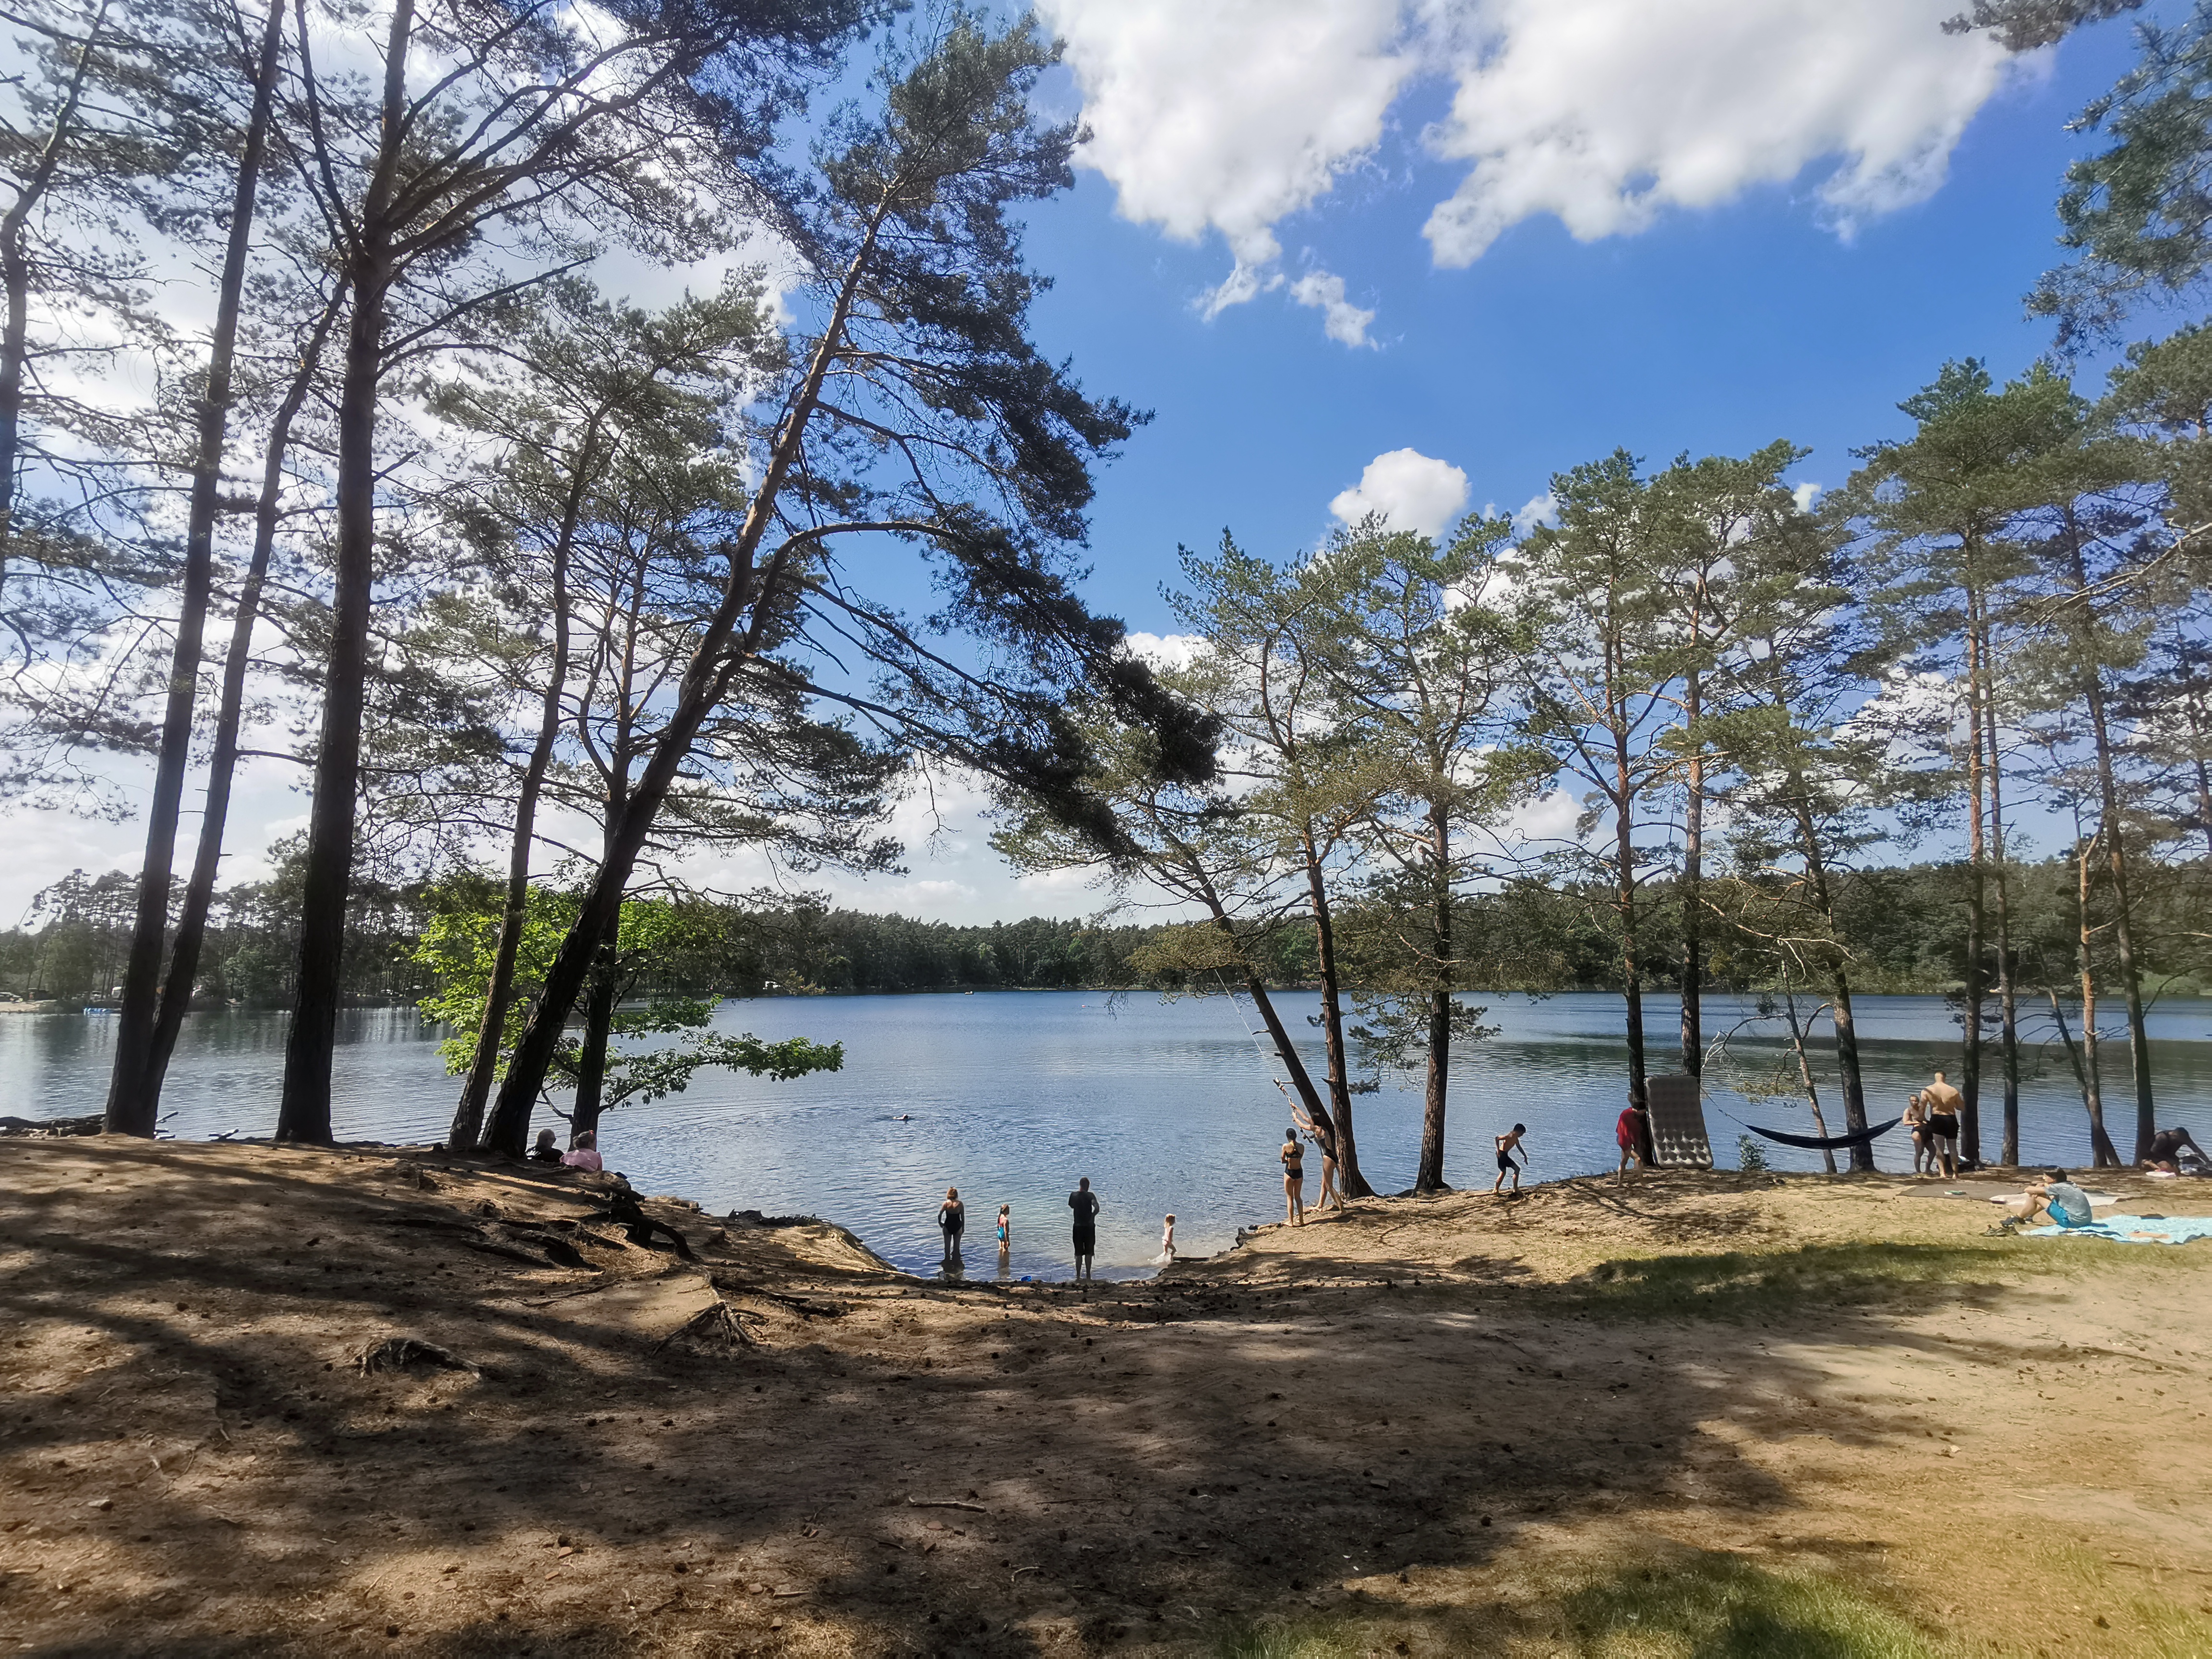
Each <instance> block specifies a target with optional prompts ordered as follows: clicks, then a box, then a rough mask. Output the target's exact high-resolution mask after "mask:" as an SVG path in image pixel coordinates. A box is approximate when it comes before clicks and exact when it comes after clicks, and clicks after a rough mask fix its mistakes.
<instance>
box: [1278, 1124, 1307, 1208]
mask: <svg viewBox="0 0 2212 1659" xmlns="http://www.w3.org/2000/svg"><path fill="white" fill-rule="evenodd" d="M1276 1156H1277V1157H1278V1158H1281V1159H1282V1161H1283V1211H1284V1216H1283V1218H1284V1219H1285V1221H1288V1222H1289V1223H1290V1224H1291V1225H1292V1226H1293V1227H1303V1226H1304V1225H1306V1164H1305V1158H1306V1149H1305V1148H1304V1146H1300V1145H1299V1144H1298V1132H1297V1129H1296V1128H1295V1127H1292V1128H1288V1129H1285V1130H1284V1131H1283V1150H1282V1151H1281V1152H1278V1153H1277V1154H1276Z"/></svg>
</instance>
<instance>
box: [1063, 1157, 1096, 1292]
mask: <svg viewBox="0 0 2212 1659" xmlns="http://www.w3.org/2000/svg"><path fill="white" fill-rule="evenodd" d="M1067 1207H1068V1208H1069V1209H1071V1210H1073V1211H1074V1212H1075V1276H1076V1278H1078V1279H1089V1278H1090V1277H1091V1257H1092V1256H1094V1255H1097V1254H1098V1194H1096V1193H1094V1192H1092V1191H1091V1177H1090V1176H1084V1177H1083V1179H1082V1180H1080V1181H1079V1182H1076V1183H1075V1190H1074V1191H1073V1192H1072V1193H1070V1194H1068V1195H1067Z"/></svg>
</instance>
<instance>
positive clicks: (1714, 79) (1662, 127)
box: [1042, 0, 2049, 344]
mask: <svg viewBox="0 0 2212 1659" xmlns="http://www.w3.org/2000/svg"><path fill="white" fill-rule="evenodd" d="M1957 9H1959V0H1851V3H1849V4H1846V5H1838V4H1836V3H1834V0H1668V3H1667V4H1664V5H1656V6H1655V5H1652V4H1650V0H1208V3H1207V4H1206V5H1203V6H1192V5H1188V4H1185V3H1181V0H1042V10H1043V12H1044V14H1045V15H1046V17H1047V19H1048V21H1050V22H1051V24H1052V25H1053V27H1054V28H1055V29H1056V30H1057V31H1058V32H1059V33H1060V36H1061V37H1062V38H1063V39H1064V40H1066V45H1067V55H1068V62H1069V64H1070V65H1071V67H1072V68H1073V71H1074V74H1075V76H1076V80H1077V82H1078V84H1079V88H1080V89H1081V92H1082V95H1083V118H1084V119H1085V122H1086V123H1087V124H1088V125H1089V127H1090V129H1091V138H1090V142H1089V143H1087V144H1086V145H1085V148H1084V150H1083V153H1082V158H1081V159H1082V160H1083V161H1084V162H1085V164H1086V165H1088V166H1091V167H1096V168H1097V169H1098V171H1099V172H1101V173H1103V174H1105V176H1106V177H1107V179H1109V180H1110V181H1111V182H1112V183H1113V185H1114V186H1115V190H1116V191H1117V192H1118V197H1119V203H1120V208H1121V213H1122V214H1123V216H1126V217H1127V218H1129V219H1132V220H1134V221H1136V222H1139V223H1145V224H1153V225H1158V227H1159V228H1161V229H1162V230H1164V231H1165V232H1166V233H1167V234H1169V235H1170V236H1172V237H1175V238H1176V239H1177V240H1182V241H1196V240H1200V239H1201V238H1203V237H1205V236H1206V235H1207V234H1219V235H1220V236H1221V237H1222V238H1223V240H1225V242H1226V243H1227V244H1228V247H1229V252H1230V253H1231V255H1232V256H1233V258H1234V259H1235V262H1236V263H1235V266H1234V268H1233V270H1231V273H1230V275H1229V276H1228V277H1227V278H1226V279H1225V280H1224V281H1223V283H1221V284H1220V285H1219V286H1218V287H1217V288H1215V289H1212V290H1211V291H1210V292H1209V294H1208V295H1206V299H1205V300H1204V301H1203V302H1202V305H1201V309H1202V310H1203V311H1204V312H1205V313H1206V315H1208V316H1212V315H1215V314H1218V313H1219V312H1220V311H1222V310H1223V309H1225V308H1226V307H1230V306H1232V305H1237V304H1241V303H1243V302H1244V301H1249V300H1251V299H1253V298H1255V297H1256V296H1257V295H1261V294H1263V293H1267V292H1271V291H1273V290H1274V289H1279V288H1283V287H1285V286H1286V285H1287V286H1289V287H1290V289H1291V297H1293V298H1295V299H1297V300H1298V301H1300V302H1301V303H1304V304H1307V305H1311V306H1315V307H1317V308H1319V309H1321V310H1322V311H1323V312H1324V313H1325V317H1326V320H1327V325H1328V331H1329V333H1330V335H1331V336H1332V337H1334V338H1336V339H1339V340H1342V341H1345V342H1346V343H1348V344H1360V343H1365V340H1366V320H1365V319H1362V320H1361V321H1360V322H1359V324H1358V326H1357V327H1356V328H1355V327H1354V326H1353V325H1352V317H1353V315H1354V311H1353V309H1352V308H1351V307H1344V308H1341V309H1340V308H1339V307H1340V306H1342V298H1341V294H1340V292H1334V293H1332V292H1330V291H1329V290H1328V289H1327V288H1326V286H1325V285H1326V284H1328V283H1333V282H1334V280H1335V279H1334V278H1333V277H1331V276H1328V273H1326V272H1319V271H1317V272H1316V273H1314V274H1313V275H1312V276H1308V277H1305V278H1303V279H1300V280H1299V281H1298V282H1297V283H1288V284H1286V281H1285V277H1284V276H1283V274H1282V272H1281V270H1280V269H1279V264H1280V261H1281V258H1282V253H1283V249H1282V245H1281V242H1280V241H1279V238H1278V230H1279V227H1280V226H1281V224H1282V223H1283V222H1284V221H1285V220H1286V219H1288V218H1289V217H1291V216H1292V215H1294V214H1297V213H1298V212H1300V211H1302V210H1306V209H1309V208H1311V207H1313V206H1314V205H1315V204H1316V203H1318V202H1319V201H1320V200H1321V199H1322V197H1325V196H1327V195H1328V192H1329V191H1331V190H1332V189H1333V188H1334V185H1335V182H1336V180H1337V179H1339V178H1340V177H1341V176H1342V175H1343V174H1344V173H1346V171H1347V170H1349V169H1351V168H1353V167H1358V166H1359V165H1361V164H1362V163H1364V161H1367V160H1368V159H1369V158H1370V156H1372V155H1375V154H1376V152H1377V151H1378V149H1382V147H1383V144H1384V141H1385V138H1386V136H1387V134H1388V131H1389V119H1390V114H1391V111H1392V108H1393V106H1395V104H1396V103H1397V101H1398V99H1399V97H1400V95H1401V94H1402V93H1403V92H1404V91H1405V89H1406V88H1407V86H1408V84H1409V83H1411V82H1413V81H1414V80H1415V79H1417V78H1419V77H1424V76H1441V77H1444V78H1447V79H1449V81H1451V82H1453V83H1454V85H1455V90H1454V96H1453V99H1452V103H1451V108H1450V112H1449V114H1448V115H1447V116H1446V117H1445V118H1443V120H1441V121H1438V122H1437V123H1436V124H1435V125H1433V126H1432V127H1431V128H1430V129H1429V131H1427V133H1426V134H1425V139H1426V144H1427V149H1428V150H1429V152H1430V154H1431V155H1434V156H1436V157H1437V158H1440V159H1442V160H1443V161H1447V162H1455V163H1464V164H1466V166H1467V171H1466V173H1464V175H1463V176H1462V179H1461V180H1460V182H1459V185H1458V188H1457V189H1456V190H1455V191H1454V192H1453V193H1452V194H1451V196H1450V197H1449V198H1447V199H1446V200H1444V201H1443V202H1442V203H1440V204H1438V205H1437V207H1436V209H1435V210H1434V212H1433V213H1432V214H1431V216H1430V218H1429V221H1428V224H1427V227H1426V234H1427V236H1428V239H1429V241H1430V244H1431V249H1432V252H1433V254H1434V257H1435V259H1436V261H1437V264H1440V265H1445V266H1458V265H1465V264H1469V263H1471V262H1472V261H1474V259H1477V258H1480V257H1481V255H1482V253H1483V252H1484V251H1485V250H1486V249H1487V248H1488V247H1489V246H1491V244H1492V242H1493V241H1495V240H1497V238H1498V236H1500V235H1501V234H1504V232H1505V231H1506V230H1507V229H1509V228H1511V227H1512V226H1513V225H1516V224H1517V223H1519V222H1522V221H1523V220H1526V219H1529V218H1534V217H1537V216H1545V215H1550V216H1556V217H1558V218H1559V220H1560V221H1561V222H1563V223H1564V224H1565V226H1566V227H1567V228H1568V229H1569V230H1570V231H1571V233H1572V234H1574V235H1576V236H1577V237H1578V238H1581V239H1583V240H1593V239H1595V238H1597V237H1601V236H1614V235H1628V234H1634V233H1636V232H1638V231H1640V230H1642V229H1644V228H1646V227H1648V226H1650V224H1651V223H1653V222H1655V221H1656V219H1657V218H1658V217H1659V216H1661V215H1662V213H1664V212H1665V211H1667V210H1669V209H1675V208H1705V207H1712V206H1716V205H1717V204H1721V203H1723V202H1726V201H1729V200H1730V199H1731V198H1733V197H1735V196H1737V195H1739V194H1741V192H1742V191H1744V190H1746V189H1747V188H1749V187H1751V186H1753V185H1762V184H1765V185H1778V184H1779V185H1786V184H1789V183H1790V182H1792V181H1793V180H1796V179H1799V178H1800V177H1802V176H1803V175H1805V174H1807V173H1808V172H1814V173H1818V174H1819V175H1820V176H1819V179H1818V184H1817V196H1818V198H1819V202H1820V212H1821V214H1822V216H1823V217H1824V218H1825V219H1826V221H1827V222H1829V223H1830V224H1832V226H1833V227H1834V228H1836V229H1837V230H1838V232H1839V233H1840V234H1844V235H1846V236H1848V235H1849V234H1850V233H1851V231H1852V230H1853V229H1854V228H1856V227H1857V225H1859V224H1860V223H1862V222H1864V221H1866V220H1868V219H1869V218H1872V217H1875V216H1879V215H1881V214H1883V213H1887V212H1890V211H1892V210H1895V209H1897V208H1899V207H1903V206H1905V205H1908V204H1911V203H1913V202H1917V201H1920V200H1922V199H1923V198H1924V197H1927V196H1928V195H1929V194H1930V193H1931V192H1933V191H1935V190H1936V188H1937V187H1938V186H1939V185H1942V181H1943V177H1944V173H1945V170H1946V168H1947V167H1948V162H1949V159H1950V155H1951V151H1952V149H1953V148H1954V145H1955V144H1956V143H1957V142H1958V139H1959V137H1960V133H1961V132H1963V131H1965V128H1966V124H1967V123H1968V121H1970V120H1971V119H1972V118H1973V115H1974V113H1975V112H1976V111H1978V109H1980V107H1981V106H1982V105H1983V104H1984V103H1985V102H1986V101H1987V100H1989V98H1990V96H1991V94H1994V93H1995V92H1996V91H1997V90H1998V88H2001V87H2002V86H2003V85H2004V84H2005V83H2006V82H2007V80H2008V77H2009V76H2011V75H2013V74H2014V73H2015V72H2016V70H2017V69H2018V68H2019V67H2020V66H2021V65H2022V64H2026V65H2028V66H2031V67H2037V66H2040V65H2041V64H2045V63H2047V62H2048V56H2049V55H2048V54H2047V53H2044V54H2037V55H2034V56H2033V57H2031V58H2026V59H2017V58H2009V57H2008V55H2007V54H2006V53H2005V52H2004V51H2003V49H2002V47H2001V46H1998V45H1997V44H1996V42H1995V41H1993V40H1990V37H1989V36H1988V35H1986V34H1973V35H1963V36H1962V35H1947V34H1945V33H1943V32H1942V27H1941V24H1942V20H1943V19H1944V18H1945V17H1946V16H1948V15H1950V14H1951V13H1953V12H1954V11H1956V10H1957Z"/></svg>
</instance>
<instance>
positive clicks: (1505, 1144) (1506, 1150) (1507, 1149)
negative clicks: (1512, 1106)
mask: <svg viewBox="0 0 2212 1659" xmlns="http://www.w3.org/2000/svg"><path fill="white" fill-rule="evenodd" d="M1527 1133H1528V1125H1527V1124H1525V1123H1516V1124H1515V1125H1514V1126H1513V1133H1511V1134H1510V1135H1492V1136H1491V1139H1492V1140H1493V1141H1495V1142H1496V1143H1497V1144H1498V1179H1497V1180H1495V1181H1493V1182H1491V1183H1490V1190H1491V1192H1492V1194H1493V1195H1495V1194H1497V1192H1498V1189H1499V1188H1502V1187H1504V1185H1505V1172H1506V1171H1507V1170H1511V1171H1512V1172H1513V1190H1514V1191H1515V1192H1516V1193H1517V1192H1519V1191H1520V1190H1521V1166H1520V1165H1519V1164H1516V1163H1515V1162H1514V1161H1513V1154H1514V1153H1515V1152H1516V1151H1517V1150H1519V1148H1520V1146H1521V1137H1522V1135H1525V1134H1527Z"/></svg>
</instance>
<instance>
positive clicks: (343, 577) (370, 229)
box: [276, 0, 535, 1145]
mask: <svg viewBox="0 0 2212 1659" xmlns="http://www.w3.org/2000/svg"><path fill="white" fill-rule="evenodd" d="M414 23H415V8H414V0H397V3H395V4H394V6H393V8H392V26H391V29H390V33H389V36H388V38H387V39H386V43H385V51H384V106H383V136H382V139H381V142H380V145H379V149H378V157H377V166H376V170H375V172H374V175H373V176H372V178H371V179H370V182H369V188H368V197H367V199H365V200H364V201H363V203H362V208H361V222H360V224H359V226H358V228H356V231H355V234H354V246H353V249H352V252H351V255H350V258H349V272H348V275H349V284H348V285H349V287H350V288H351V289H353V315H352V317H351V318H350V319H349V323H348V327H347V331H346V351H345V378H344V380H343V384H342V386H341V387H340V390H339V393H338V411H337V428H338V476H337V580H336V585H335V586H336V591H335V592H334V594H333V596H332V598H333V603H332V605H331V646H330V659H329V662H328V665H327V666H326V669H325V681H324V685H323V723H322V733H321V738H320V740H319V744H318V745H317V750H316V755H315V784H314V789H315V794H314V805H313V809H312V810H311V811H310V814H309V817H308V821H307V864H306V871H305V878H304V881H303V884H302V888H301V897H300V954H299V976H298V983H297V986H296V987H295V990H294V993H293V999H292V1029H291V1031H290V1033H289V1037H288V1039H287V1041H286V1043H285V1047H284V1094H283V1101H282V1103H280V1104H279V1106H278V1108H277V1113H276V1139H279V1140H282V1141H307V1142H313V1143H315V1144H319V1145H325V1144H327V1143H328V1142H329V1140H330V1139H331V1050H332V1048H333V1046H334V1044H335V1042H336V1040H337V1018H338V999H339V994H340V990H341V985H342V981H341V980H340V976H339V975H340V969H341V965H342V959H343V956H344V953H345V914H346V897H347V894H348V892H349V890H350V888H351V886H352V882H353V846H354V825H355V817H356V813H355V808H356V801H355V792H356V789H357V787H359V784H360V777H361V722H362V710H363V708H365V707H366V704H367V701H368V696H367V694H368V617H369V604H370V599H371V596H372V594H373V592H374V587H375V581H376V410H377V391H378V382H379V380H380V379H381V378H382V376H383V373H384V316H385V307H386V301H387V299H388V298H389V294H390V288H391V283H392V259H391V246H390V244H391V240H392V226H390V225H389V224H388V223H386V218H385V214H386V206H387V204H388V203H389V202H390V200H391V197H392V188H393V184H394V180H395V178H396V175H397V172H398V164H399V152H400V149H401V146H402V143H403V140H404V134H405V117H406V107H407V98H406V93H407V57H408V49H409V46H410V38H411V36H412V34H413V32H414ZM533 1092H535V1087H534V1085H533Z"/></svg>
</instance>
